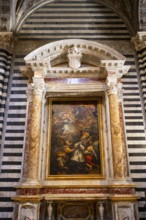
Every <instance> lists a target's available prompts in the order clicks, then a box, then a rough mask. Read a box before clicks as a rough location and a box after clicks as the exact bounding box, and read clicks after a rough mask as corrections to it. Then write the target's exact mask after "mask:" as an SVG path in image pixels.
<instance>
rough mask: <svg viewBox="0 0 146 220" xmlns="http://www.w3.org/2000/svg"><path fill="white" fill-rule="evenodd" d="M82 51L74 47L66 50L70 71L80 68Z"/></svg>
mask: <svg viewBox="0 0 146 220" xmlns="http://www.w3.org/2000/svg"><path fill="white" fill-rule="evenodd" d="M82 57H83V55H82V50H81V49H80V48H78V47H76V46H74V45H73V46H71V47H69V48H68V50H67V58H68V65H69V67H70V68H72V69H78V68H79V67H80V66H81V61H82Z"/></svg>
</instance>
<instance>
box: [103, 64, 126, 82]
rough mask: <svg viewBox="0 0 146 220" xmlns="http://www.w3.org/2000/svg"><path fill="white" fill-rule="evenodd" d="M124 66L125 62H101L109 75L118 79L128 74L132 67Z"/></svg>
mask: <svg viewBox="0 0 146 220" xmlns="http://www.w3.org/2000/svg"><path fill="white" fill-rule="evenodd" d="M124 64H125V60H101V66H102V67H104V68H105V69H106V71H107V73H108V75H109V76H110V75H115V77H117V78H121V77H122V76H123V75H125V74H126V73H128V71H129V69H130V66H127V65H124Z"/></svg>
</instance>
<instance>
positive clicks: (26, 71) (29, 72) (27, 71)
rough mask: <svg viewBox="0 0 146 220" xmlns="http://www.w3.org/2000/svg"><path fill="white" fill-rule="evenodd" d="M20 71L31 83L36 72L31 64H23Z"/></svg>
mask: <svg viewBox="0 0 146 220" xmlns="http://www.w3.org/2000/svg"><path fill="white" fill-rule="evenodd" d="M20 71H21V72H22V74H23V76H25V77H27V78H28V79H29V83H31V82H32V78H33V76H34V72H33V70H32V68H31V66H30V65H27V66H21V67H20Z"/></svg>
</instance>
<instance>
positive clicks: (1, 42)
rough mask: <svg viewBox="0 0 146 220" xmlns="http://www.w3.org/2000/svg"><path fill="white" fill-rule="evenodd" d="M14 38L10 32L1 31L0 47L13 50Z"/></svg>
mask: <svg viewBox="0 0 146 220" xmlns="http://www.w3.org/2000/svg"><path fill="white" fill-rule="evenodd" d="M14 42H15V38H14V36H13V33H12V32H1V33H0V48H2V49H5V50H7V51H11V50H13V47H14Z"/></svg>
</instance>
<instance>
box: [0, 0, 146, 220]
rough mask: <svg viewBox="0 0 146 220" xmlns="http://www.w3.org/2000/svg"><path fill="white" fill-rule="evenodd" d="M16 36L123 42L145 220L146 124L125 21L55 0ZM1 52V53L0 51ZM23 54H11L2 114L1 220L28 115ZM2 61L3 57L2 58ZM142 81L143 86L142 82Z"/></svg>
mask: <svg viewBox="0 0 146 220" xmlns="http://www.w3.org/2000/svg"><path fill="white" fill-rule="evenodd" d="M18 37H19V42H22V41H23V42H27V45H28V44H29V41H31V43H32V42H38V41H42V42H43V41H44V42H45V43H46V42H47V43H49V42H52V41H56V40H61V39H69V38H72V39H75V38H80V39H87V40H93V41H97V42H98V41H100V42H101V43H103V44H109V45H111V47H112V45H113V46H114V47H117V48H118V42H120V41H122V42H123V44H122V45H123V48H122V51H124V52H123V55H124V56H126V57H127V64H128V65H131V69H130V71H129V73H128V74H127V75H125V76H124V77H123V79H122V81H123V89H124V97H123V108H124V109H123V110H124V118H125V129H126V140H127V151H128V156H129V157H128V159H129V168H130V173H131V177H132V179H133V181H134V183H136V184H137V185H138V187H137V193H138V195H140V196H141V197H140V199H139V213H140V220H144V219H145V215H146V208H145V207H144V205H145V197H144V195H145V194H144V192H145V191H146V186H145V183H146V163H145V161H146V140H145V128H144V123H143V111H142V104H141V97H140V87H139V81H138V76H137V75H138V73H137V70H136V66H135V57H134V51H133V52H132V53H131V52H130V53H129V52H127V51H126V48H125V49H124V45H125V42H127V41H129V45H130V38H131V37H130V34H129V31H128V29H127V27H126V25H125V24H124V22H123V21H122V20H121V19H120V18H119V16H118V15H116V14H115V13H114V12H112V11H111V10H110V9H108V8H106V7H105V6H103V5H101V4H98V3H96V2H95V1H92V0H91V1H89V0H82V1H81V0H73V1H70V0H61V1H60V0H56V1H51V2H50V3H49V4H47V5H45V6H43V7H41V8H40V9H37V11H36V12H34V13H33V14H32V15H30V16H29V17H28V18H27V19H26V21H25V22H24V24H23V26H22V28H21V30H20V31H19V33H18ZM45 43H44V44H45ZM116 44H117V45H116ZM1 54H2V52H0V55H1ZM144 54H145V53H144V51H143V54H142V55H141V57H142V58H141V61H140V63H141V65H142V66H140V68H144V66H145V65H144V61H145V57H144ZM25 55H26V54H23V53H22V54H20V55H17V56H16V57H15V63H14V71H13V75H12V80H11V82H10V93H9V99H8V100H7V101H8V109H7V110H8V111H7V112H6V113H5V114H6V115H5V117H6V123H5V125H6V126H5V141H4V143H3V154H2V156H3V157H2V166H1V174H0V202H1V205H0V213H1V214H0V220H6V219H7V220H12V216H13V203H12V201H11V196H13V195H15V186H16V185H17V184H18V181H19V179H20V178H21V172H22V163H23V154H24V139H25V125H26V114H27V112H26V102H27V100H26V89H27V79H26V78H25V77H24V76H22V73H21V72H20V66H23V65H24V60H23V57H24V56H25ZM5 56H6V55H5ZM7 56H8V57H7V61H6V63H5V62H4V63H5V64H6V67H5V68H7V69H9V68H10V65H9V62H10V59H11V57H10V55H7ZM0 59H1V58H0ZM3 59H4V61H5V58H3ZM3 59H2V60H3ZM3 65H4V64H3ZM0 68H1V66H0ZM2 73H3V71H2ZM7 74H8V75H6V78H5V81H4V82H5V83H4V85H5V86H6V84H7V82H8V78H9V73H8V72H7ZM142 79H143V78H142ZM0 83H1V82H0ZM142 83H145V81H144V82H142ZM143 85H144V86H145V84H143ZM4 88H5V87H4ZM3 91H4V92H3V96H2V100H3V102H2V103H4V105H5V104H6V103H5V100H6V94H5V90H3ZM143 92H144V87H143ZM3 109H4V108H2V111H3ZM3 117H4V111H3V112H1V119H2V120H1V121H0V122H1V123H2V124H3V122H2V121H3ZM0 125H1V124H0ZM1 127H2V126H1Z"/></svg>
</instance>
